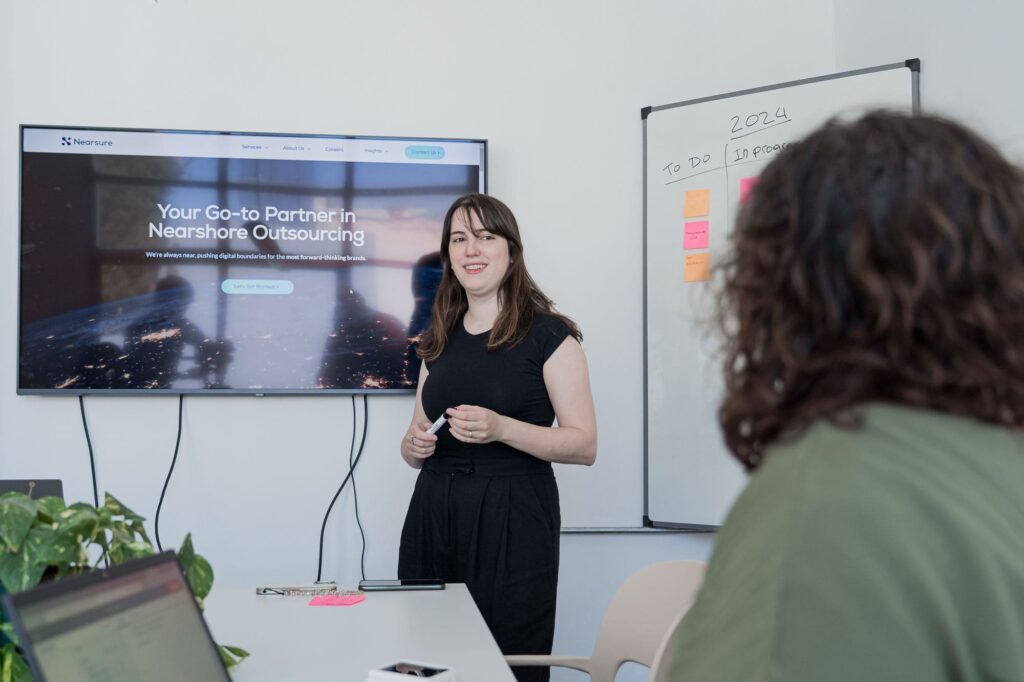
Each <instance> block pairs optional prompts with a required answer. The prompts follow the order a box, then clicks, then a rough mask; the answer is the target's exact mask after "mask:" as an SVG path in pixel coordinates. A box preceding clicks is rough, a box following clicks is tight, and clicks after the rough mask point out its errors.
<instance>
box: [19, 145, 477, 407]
mask: <svg viewBox="0 0 1024 682" xmlns="http://www.w3.org/2000/svg"><path fill="white" fill-rule="evenodd" d="M485 173H486V142H485V141H483V140H442V139H423V138H383V137H381V138H373V137H351V136H349V137H325V136H312V135H270V134H254V133H225V132H194V131H147V130H123V129H117V130H114V129H102V128H57V127H51V126H22V128H21V283H20V311H19V375H18V392H19V393H54V392H56V393H96V392H104V393H122V392H144V393H155V394H159V393H200V392H213V393H231V392H244V393H254V394H261V393H322V392H346V393H349V392H366V391H411V390H413V389H414V388H415V385H416V378H417V374H418V371H419V361H418V360H417V359H416V357H415V343H416V341H417V338H418V335H419V334H420V333H421V332H422V331H423V330H424V328H425V327H426V325H427V324H428V323H429V320H430V307H431V304H432V302H433V296H434V292H435V290H436V288H437V284H438V282H439V281H440V277H441V265H440V254H439V252H438V247H439V245H440V237H441V226H442V222H443V220H444V215H445V212H446V210H447V209H448V206H449V205H450V204H451V203H452V201H453V200H454V199H455V198H457V197H459V196H461V195H463V194H466V193H469V192H483V191H485V190H486V176H485Z"/></svg>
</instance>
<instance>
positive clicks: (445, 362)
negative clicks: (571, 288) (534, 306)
mask: <svg viewBox="0 0 1024 682" xmlns="http://www.w3.org/2000/svg"><path fill="white" fill-rule="evenodd" d="M569 335H570V332H569V327H568V326H567V325H566V324H565V323H564V322H563V321H562V320H560V319H559V318H557V317H553V316H551V315H543V314H539V313H538V314H537V315H536V316H535V317H534V320H533V325H532V326H531V327H530V333H529V334H528V335H527V337H526V338H525V339H524V340H523V341H522V343H519V344H517V345H516V346H513V347H512V348H503V349H499V350H495V351H488V350H487V339H488V337H489V336H490V331H486V332H483V333H481V334H470V333H469V332H467V331H466V329H465V327H464V326H463V321H462V320H459V322H458V323H457V324H456V325H455V329H454V330H452V334H451V336H450V338H449V339H448V345H447V347H446V348H445V349H444V351H443V352H442V353H441V355H440V357H438V358H437V359H436V360H434V361H432V362H428V363H427V370H428V372H429V374H428V375H427V379H426V381H425V382H424V384H423V392H422V395H421V398H422V401H423V410H424V412H426V415H427V419H429V420H430V421H431V422H433V421H434V420H435V419H437V418H438V417H440V416H441V415H442V414H444V412H445V410H446V409H447V408H449V407H457V406H458V405H477V406H479V407H485V408H487V409H489V410H493V411H494V412H497V413H498V414H500V415H503V416H506V417H511V418H513V419H518V420H519V421H523V422H526V423H528V424H536V425H537V426H551V425H552V424H553V423H554V421H555V409H554V407H552V405H551V399H550V397H549V396H548V391H547V388H546V387H545V385H544V363H545V362H547V360H548V358H550V357H551V354H552V353H554V352H555V350H557V349H558V347H559V346H560V345H561V344H562V342H563V341H565V339H566V337H567V336H569ZM423 468H424V469H426V470H428V471H430V470H435V471H453V472H463V473H477V474H480V475H495V476H500V475H516V474H528V473H543V472H545V471H551V464H550V463H549V462H545V461H544V460H541V459H538V458H536V457H534V456H532V455H528V454H527V453H525V452H523V451H521V450H517V449H515V448H513V447H511V446H509V445H506V444H504V443H497V442H494V443H463V442H462V441H460V440H458V439H456V438H455V437H454V436H452V435H451V433H450V432H449V430H448V427H447V426H445V427H444V428H442V429H441V431H440V432H439V433H438V439H437V448H436V450H435V451H434V455H433V456H432V457H429V458H428V459H426V460H425V461H424V463H423Z"/></svg>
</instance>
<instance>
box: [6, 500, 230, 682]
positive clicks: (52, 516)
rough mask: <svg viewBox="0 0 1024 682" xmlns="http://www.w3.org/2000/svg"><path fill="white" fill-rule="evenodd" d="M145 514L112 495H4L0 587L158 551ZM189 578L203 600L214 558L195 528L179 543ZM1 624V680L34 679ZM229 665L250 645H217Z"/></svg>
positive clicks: (19, 586) (14, 588)
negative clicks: (69, 500)
mask: <svg viewBox="0 0 1024 682" xmlns="http://www.w3.org/2000/svg"><path fill="white" fill-rule="evenodd" d="M143 521H145V519H143V518H142V517H141V516H139V515H138V514H136V513H135V512H133V511H132V510H131V509H128V507H126V506H124V505H123V504H121V503H120V502H119V501H118V500H117V499H116V498H114V496H112V495H110V494H107V495H105V496H104V500H103V505H102V506H100V507H99V508H95V507H93V506H92V505H90V504H86V503H84V502H77V503H75V504H72V505H65V504H64V501H63V500H61V499H60V498H58V497H43V498H40V499H38V500H34V499H31V498H30V497H28V496H27V495H23V494H21V493H7V494H5V495H0V590H2V591H7V592H21V591H22V590H27V589H29V588H30V587H34V586H35V585H38V584H39V583H40V582H43V581H45V580H61V579H62V578H64V577H66V576H69V575H76V574H78V573H81V572H83V571H88V570H92V569H94V568H96V567H98V566H100V565H101V564H103V562H104V561H109V562H110V563H111V564H119V563H121V562H123V561H128V560H130V559H136V558H139V557H144V556H149V555H150V554H153V553H154V551H153V545H152V544H151V543H150V541H149V536H148V535H146V529H145V528H144V527H143ZM178 561H179V562H181V566H182V569H184V571H185V577H186V578H187V579H188V583H189V586H190V587H191V588H192V592H193V594H195V596H196V601H198V602H199V607H200V608H202V606H203V599H204V598H205V597H206V596H207V595H208V594H209V593H210V588H211V587H213V569H212V568H211V567H210V563H209V562H208V561H207V560H206V559H204V558H203V557H202V556H200V555H199V554H196V553H195V551H194V550H193V548H192V536H191V534H189V535H186V536H185V540H184V541H183V542H182V543H181V547H180V548H179V549H178ZM4 620H5V622H3V623H2V624H0V682H31V681H32V674H31V672H30V671H29V669H28V666H27V665H26V663H25V661H24V659H23V658H22V657H21V654H20V652H19V651H18V649H17V642H16V641H15V638H14V633H13V631H12V630H11V627H10V624H9V623H7V622H6V619H4ZM217 649H218V650H219V651H220V655H221V658H222V659H223V660H224V663H225V665H227V666H228V667H229V668H230V667H232V666H234V665H237V664H238V663H239V662H240V661H241V660H242V659H243V658H245V657H246V656H248V655H249V654H248V652H246V651H245V650H244V649H239V648H238V647H234V646H225V645H220V644H218V645H217Z"/></svg>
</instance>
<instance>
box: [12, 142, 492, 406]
mask: <svg viewBox="0 0 1024 682" xmlns="http://www.w3.org/2000/svg"><path fill="white" fill-rule="evenodd" d="M28 128H31V129H43V130H81V131H88V132H123V133H175V134H183V135H229V136H246V137H292V138H296V139H330V140H382V141H395V140H402V141H408V142H467V143H475V144H481V145H483V149H482V152H483V160H482V163H481V169H482V170H483V176H484V177H483V187H482V188H481V190H480V191H481V192H483V193H485V194H486V193H487V184H488V179H489V176H490V172H489V168H488V161H489V158H490V154H489V153H488V152H489V148H488V140H487V138H470V137H429V136H416V135H413V136H402V135H331V134H326V133H272V132H265V131H264V132H246V131H240V130H188V129H184V128H121V127H116V126H113V127H112V126H82V125H52V124H34V123H21V124H19V125H18V283H17V287H16V290H17V296H18V306H17V311H18V332H17V334H18V338H17V343H16V344H15V348H16V355H15V358H14V359H15V363H16V365H17V366H16V367H15V377H16V378H15V382H16V391H15V392H16V394H17V395H42V396H82V395H111V396H112V395H124V396H140V395H152V396H176V395H210V396H213V395H221V396H224V395H245V396H254V397H265V396H271V395H303V396H309V395H410V394H414V393H415V392H416V387H415V386H413V387H410V388H265V389H264V388H259V389H256V388H23V387H22V385H21V341H22V333H21V332H22V317H21V303H22V297H21V280H22V277H21V273H22V261H21V253H22V238H23V236H24V234H23V231H24V229H23V221H22V202H23V200H24V192H23V189H24V188H23V187H22V181H23V178H24V169H23V168H22V163H23V161H24V156H25V130H26V129H28Z"/></svg>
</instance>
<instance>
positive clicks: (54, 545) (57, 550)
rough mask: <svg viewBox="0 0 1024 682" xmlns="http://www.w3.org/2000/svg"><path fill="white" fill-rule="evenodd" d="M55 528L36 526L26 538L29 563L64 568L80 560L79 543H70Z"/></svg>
mask: <svg viewBox="0 0 1024 682" xmlns="http://www.w3.org/2000/svg"><path fill="white" fill-rule="evenodd" d="M67 540H68V539H67V537H62V536H60V535H59V534H58V533H57V531H56V530H54V529H53V527H51V526H48V525H36V526H33V527H32V530H30V531H29V532H28V537H27V538H25V548H26V550H27V552H28V554H27V556H28V559H29V561H31V562H32V563H34V564H41V565H43V566H58V567H59V566H63V565H66V564H70V563H71V562H73V561H74V560H75V559H77V558H78V543H77V542H68V541H67Z"/></svg>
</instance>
